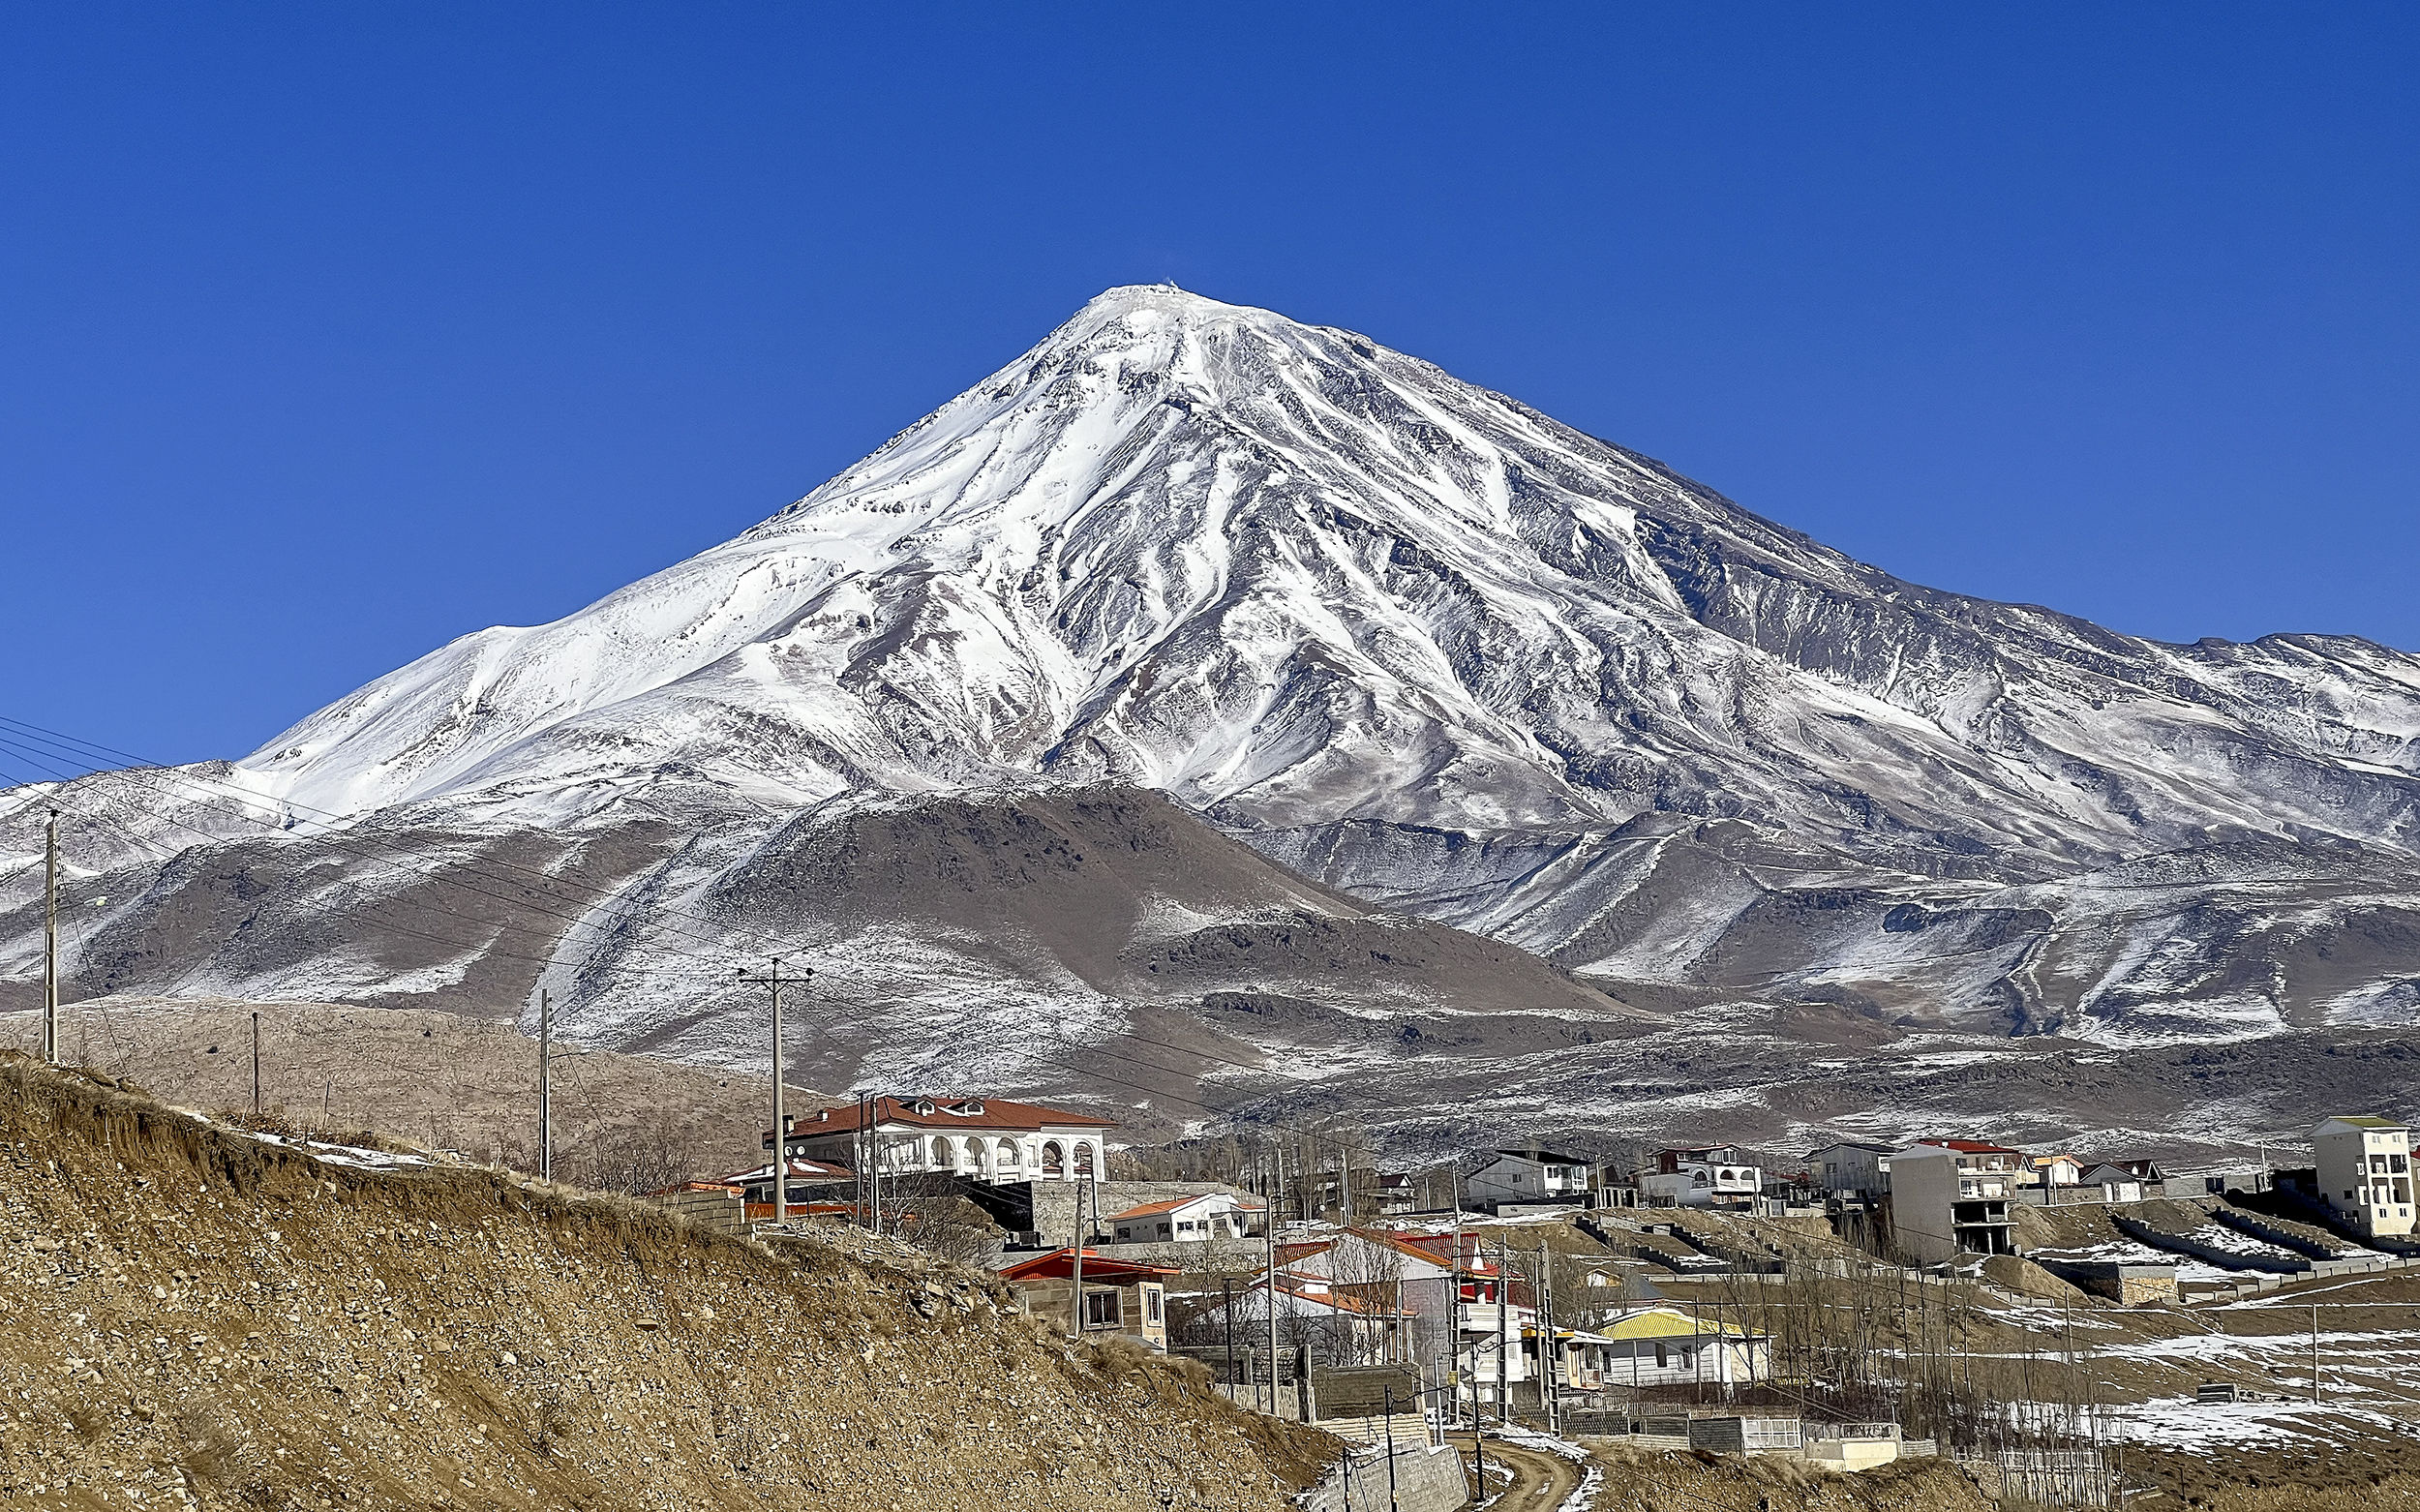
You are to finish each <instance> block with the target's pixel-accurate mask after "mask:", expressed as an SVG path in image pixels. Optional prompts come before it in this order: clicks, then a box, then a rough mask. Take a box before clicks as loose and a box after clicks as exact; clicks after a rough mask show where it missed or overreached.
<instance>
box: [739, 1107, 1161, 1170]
mask: <svg viewBox="0 0 2420 1512" xmlns="http://www.w3.org/2000/svg"><path fill="white" fill-rule="evenodd" d="M869 1112H870V1114H871V1117H870V1118H868V1117H867V1116H866V1115H867V1114H868V1113H869ZM787 1122H788V1124H789V1125H790V1128H789V1132H788V1137H787V1138H786V1139H784V1140H783V1144H784V1145H785V1147H786V1150H787V1153H788V1154H789V1155H791V1156H792V1157H794V1158H804V1159H806V1160H810V1161H816V1162H820V1163H822V1164H827V1165H845V1166H849V1167H852V1168H855V1167H856V1166H858V1165H859V1164H862V1162H863V1159H864V1156H863V1150H864V1143H865V1141H866V1139H868V1138H869V1137H870V1139H871V1140H872V1141H873V1143H874V1146H875V1148H876V1149H878V1150H879V1151H880V1152H881V1153H880V1159H879V1164H877V1165H876V1167H875V1168H876V1169H877V1170H879V1171H881V1172H882V1174H883V1175H884V1176H885V1177H890V1176H894V1175H904V1174H910V1173H917V1172H943V1173H948V1174H952V1175H957V1176H963V1177H966V1178H968V1179H969V1180H973V1181H977V1182H982V1183H985V1184H987V1185H1006V1184H1009V1183H1014V1182H1028V1181H1090V1182H1098V1181H1100V1180H1101V1179H1102V1178H1104V1176H1106V1175H1107V1174H1108V1137H1109V1131H1110V1130H1112V1129H1115V1128H1116V1127H1117V1124H1116V1122H1115V1121H1114V1120H1111V1119H1106V1118H1102V1117H1100V1116H1098V1115H1096V1114H1092V1113H1078V1112H1071V1111H1069V1110H1067V1109H1065V1108H1056V1107H1044V1106H1043V1105H1042V1104H1038V1103H1011V1102H1009V1101H1007V1100H1005V1099H1001V1098H968V1097H961V1098H929V1097H918V1098H894V1097H882V1098H874V1099H871V1100H870V1101H868V1102H866V1103H861V1104H850V1105H847V1106H842V1107H827V1108H823V1109H820V1110H818V1111H816V1112H813V1113H807V1114H803V1115H802V1116H800V1117H797V1118H793V1119H789V1120H787ZM865 1126H870V1127H865ZM765 1147H766V1148H767V1149H771V1148H772V1135H771V1134H770V1133H768V1134H766V1135H765Z"/></svg>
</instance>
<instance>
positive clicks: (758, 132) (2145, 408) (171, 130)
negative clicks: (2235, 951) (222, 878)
mask: <svg viewBox="0 0 2420 1512" xmlns="http://www.w3.org/2000/svg"><path fill="white" fill-rule="evenodd" d="M877 12H879V14H878V15H877V14H875V13H877ZM861 13H862V14H861ZM2416 16H2420V12H2416V11H2415V10H2414V9H2413V8H2411V7H2408V6H2397V7H2384V6H2379V7H2362V6H2357V5H2341V6H2331V7H2326V8H2311V9H2289V8H2284V7H2250V6H2246V7H2235V6H2223V5H2221V6H2211V5H2193V6H2174V7H2157V6H2145V7H2132V8H2103V7H2089V6H2081V5H2075V6H2057V5H2047V6H2031V7H2023V8H2018V7H1920V6H1907V7H1892V6H1864V7H1807V6H1760V5H1737V6H1729V7H1722V8H1713V7H1703V6H1672V7H1660V6H1633V7H1610V6H1608V7H1527V8H1503V7H1497V8H1487V9H1482V8H1473V7H1442V6H1439V7H1422V6H1402V5H1389V6H1384V7H1377V6H1371V7H1345V6H1335V7H1316V8H1295V7H1267V8H1254V7H1248V6H1245V7H1237V6H1228V7H1218V8H1203V7H1101V8H1084V7H1074V6H1061V7H1055V8H1051V9H1049V10H1048V11H1047V12H1040V11H1036V12H1032V13H1030V14H1029V13H1028V12H1027V11H1026V10H1025V9H1023V8H1015V7H999V6H982V7H966V8H954V9H953V8H944V7H931V8H901V7H892V8H873V7H864V8H842V7H806V6H771V5H755V6H744V5H711V4H710V5H695V6H687V5H684V6H670V5H665V6H651V7H642V6H614V5H609V4H582V5H576V6H575V5H561V6H549V5H542V4H517V5H513V6H469V5H461V6H446V5H439V4H420V5H413V6H409V7H402V6H384V7H373V6H324V5H321V6H307V7H305V6H296V7H279V6H269V5H242V6H236V5H219V6H207V7H162V6H156V5H145V6H131V7H110V6H106V5H86V6H74V7H62V6H41V7H37V6H32V5H10V6H7V7H5V8H0V562H5V563H6V570H5V571H0V630H5V632H6V634H7V637H8V640H7V645H8V655H7V657H6V659H5V660H4V661H0V713H5V714H8V715H10V716H12V717H15V718H22V719H29V720H33V721H36V722H38V723H42V724H45V725H50V726H53V727H57V728H61V729H65V730H69V731H72V732H75V733H77V734H79V735H83V736H86V737H90V738H93V739H97V740H102V741H107V742H109V743H111V744H113V745H118V746H122V747H125V748H128V749H131V750H134V751H137V752H140V753H143V754H145V755H150V756H155V757H159V758H163V759H171V760H190V759H195V758H199V757H204V756H215V755H227V756H232V755H238V754H241V753H243V752H245V751H247V750H249V749H251V748H252V747H254V746H255V745H257V744H258V743H260V742H261V741H265V740H267V739H268V738H269V737H271V736H272V735H274V734H275V733H276V732H277V731H278V730H279V729H281V728H283V727H284V726H285V725H287V723H289V722H291V721H292V720H294V719H296V718H298V717H300V716H301V715H302V714H304V713H306V712H308V711H310V710H312V709H314V708H316V707H318V706H319V705H320V704H323V703H325V702H327V701H328V700H330V699H333V698H335V697H338V696H340V695H342V694H343V693H345V692H347V691H348V690H349V689H351V688H353V687H355V686H357V685H358V684H360V683H361V682H363V681H365V680H368V679H370V678H372V677H375V676H377V675H378V674H379V673H381V672H384V671H386V670H388V669H389V668H392V667H394V666H397V665H399V664H401V663H403V662H405V661H408V660H409V659H411V658H412V657H414V656H416V655H419V654H420V653H422V652H424V651H426V650H431V649H433V648H435V647H436V646H438V645H439V644H441V643H443V642H444V641H446V640H449V639H451V638H452V637H454V636H457V635H460V634H464V633H466V632H468V631H471V630H474V629H478V628H480V627H482V626H485V625H489V624H494V623H530V622H536V621H541V620H549V619H553V618H555V617H557V616H559V615H561V614H564V613H566V612H568V611H570V610H572V609H574V608H577V607H578V606H580V605H581V604H583V603H586V602H588V601H589V600H590V599H592V598H594V597H596V596H597V595H598V594H600V593H603V592H605V591H607V590H611V589H613V588H615V587H617V586H619V585H620V584H622V583H625V582H627V581H629V580H631V579H633V578H636V577H639V576H641V575H643V574H645V573H647V572H649V571H651V570H653V569H655V568H657V567H661V566H663V565H666V564H668V563H669V562H671V561H673V560H675V559H679V558H681V557H682V556H684V555H686V554H688V553H690V552H693V551H696V550H698V549H700V548H702V547H705V546H708V545H711V544H712V543H713V542H715V541H718V540H721V539H724V538H726V537H728V536H730V535H732V534H734V533H736V532H738V531H739V530H741V529H744V528H745V527H747V526H748V525H750V524H752V523H754V522H755V521H756V520H758V519H760V518H762V517H764V516H766V515H768V514H771V513H772V512H773V511H774V510H776V509H778V508H779V507H780V506H781V505H782V504H783V503H785V502H787V501H788V500H790V499H794V498H796V497H797V496H799V495H801V494H802V493H804V492H806V491H807V490H808V489H809V488H811V487H813V486H814V485H815V484H816V483H818V482H820V481H821V480H822V479H823V478H825V477H826V476H828V475H829V474H830V473H832V472H833V471H834V470H836V469H839V468H840V467H842V466H844V465H845V464H847V463H848V462H850V461H851V460H853V459H855V458H856V457H858V456H859V455H861V454H862V453H863V452H865V451H867V450H869V449H870V448H872V447H873V446H874V445H876V444H878V443H879V442H880V441H881V440H882V439H883V438H885V437H886V436H888V435H890V434H891V433H892V432H893V431H895V430H897V429H899V428H900V427H902V426H904V425H906V424H908V423H910V422H911V421H913V420H915V419H916V418H917V417H918V416H920V415H922V414H923V413H924V412H925V411H926V410H928V409H930V408H932V407H934V406H935V405H937V404H939V403H940V402H942V401H943V400H944V399H946V398H948V397H949V396H950V395H951V394H953V393H954V392H956V391H957V390H958V389H959V388H961V387H963V386H965V385H967V384H969V383H971V382H973V381H974V380H975V379H976V378H980V377H981V376H982V375H983V374H984V373H986V372H988V371H990V370H991V369H993V368H994V367H997V366H999V365H1000V364H1002V363H1004V362H1006V361H1007V360H1008V359H1009V358H1011V357H1012V356H1013V355H1014V354H1015V353H1016V352H1017V351H1019V350H1020V349H1022V348H1024V347H1025V346H1027V345H1029V344H1031V343H1032V342H1033V341H1035V340H1037V339H1039V338H1040V337H1041V336H1042V335H1043V334H1044V332H1046V331H1047V330H1048V329H1049V328H1050V327H1051V326H1052V325H1054V324H1056V323H1057V322H1058V321H1059V320H1061V319H1063V318H1065V317H1066V316H1067V315H1068V314H1069V313H1070V312H1072V311H1073V310H1074V309H1075V308H1076V307H1077V306H1078V305H1080V304H1081V303H1082V302H1083V301H1084V300H1085V299H1087V298H1089V297H1091V296H1092V295H1093V294H1095V293H1097V292H1099V291H1100V290H1101V289H1102V288H1104V287H1108V286H1110V285H1114V284H1126V283H1143V282H1152V281H1158V280H1173V281H1174V282H1176V283H1179V284H1181V285H1183V286H1185V287H1188V288H1193V289H1196V290H1199V291H1200V292H1203V293H1206V294H1210V295H1212V296H1214V297H1217V298H1221V299H1228V300H1234V301H1239V302H1243V303H1250V304H1257V305H1265V306H1268V307H1271V308H1273V309H1277V310H1281V311H1283V312H1285V313H1286V314H1288V315H1291V316H1294V317H1296V318H1302V319H1307V320H1315V321H1319V322H1323V323H1330V324H1338V325H1346V326H1350V327H1353V328H1355V329H1358V330H1362V331H1365V332H1367V333H1369V334H1370V335H1372V336H1374V337H1376V339H1378V340H1380V341H1383V342H1386V343H1388V344H1389V345H1391V346H1395V347H1399V348H1404V349H1405V350H1407V351H1411V352H1414V353H1417V354H1419V355H1421V356H1424V357H1427V358H1430V359H1431V360H1434V361H1436V362H1438V363H1440V364H1441V365H1443V366H1444V367H1446V368H1447V369H1449V370H1451V371H1453V372H1454V373H1456V374H1458V375H1460V376H1462V377H1464V378H1469V379H1472V380H1474V381H1477V382H1481V383H1485V384H1488V385H1490V386H1492V387H1496V388H1500V389H1503V390H1505V391H1507V392H1510V393H1512V394H1515V395H1517V396H1519V397H1520V398H1522V399H1524V400H1526V401H1528V402H1529V403H1531V404H1533V405H1535V406H1537V407H1539V408H1543V409H1545V410H1547V411H1548V412H1550V413H1553V414H1555V415H1557V416H1558V417H1559V418H1561V419H1563V420H1565V421H1567V422H1569V423H1571V424H1574V425H1576V426H1579V427H1581V428H1582V429H1584V430H1588V431H1590V432H1593V433H1595V434H1597V435H1600V436H1604V437H1607V438H1611V439H1614V440H1618V441H1620V442H1622V443H1623V444H1625V445H1629V446H1633V447H1636V448H1638V449H1639V450H1642V451H1645V452H1647V453H1649V454H1650V455H1652V456H1655V457H1658V458H1660V459H1662V460H1664V461H1666V462H1668V463H1670V464H1672V465H1673V466H1675V467H1677V468H1679V469H1680V470H1682V471H1684V472H1686V473H1688V474H1690V475H1691V476H1693V477H1696V478H1698V479H1700V480H1702V481H1704V482H1706V483H1708V484H1709V485H1710V486H1712V487H1714V488H1716V489H1719V490H1721V491H1722V492H1724V493H1726V494H1728V495H1730V496H1731V497H1733V498H1735V499H1739V501H1740V502H1742V503H1744V504H1745V505H1747V506H1748V507H1750V508H1752V509H1755V510H1757V511H1759V512H1760V513H1763V514H1765V515H1768V516H1770V517H1771V518H1773V519H1776V520H1779V521H1781V522H1783V523H1784V524H1787V525H1790V526H1792V527H1795V528H1797V529H1803V530H1806V531H1808V532H1809V533H1811V534H1813V535H1815V536H1817V537H1818V538H1820V539H1822V540H1825V541H1827V542H1829V543H1830V544H1832V545H1834V546H1837V547H1839V548H1841V549H1843V550H1846V551H1849V552H1851V553H1853V554H1855V555H1857V556H1860V557H1861V558H1863V559H1867V560H1869V561H1873V562H1875V563H1877V564H1878V565H1881V566H1883V567H1885V568H1888V569H1890V570H1891V571H1893V572H1896V573H1898V574H1900V575H1901V576H1903V577H1907V578H1911V579H1914V580H1916V581H1919V582H1922V583H1927V584H1931V585H1934V586H1937V587H1941V588H1947V589H1953V590H1960V591H1964V592H1971V593H1981V594H1987V595H1991V596H1994V597H2000V598H2011V599H2021V600H2028V601H2033V602H2039V603H2045V604H2049V605H2051V606H2053V607H2056V608H2059V609H2064V610H2067V611H2070V612H2072V613H2076V614H2081V615H2084V616H2087V617H2089V618H2092V619H2095V620H2100V621H2102V622H2103V623H2105V624H2108V625H2111V626H2113V627H2115V628H2118V629H2123V630H2128V631H2132V632H2135V633H2138V634H2146V635H2153V636H2159V637H2162V638H2165V639H2171V640H2190V639H2193V638H2194V637H2198V636H2202V635H2217V636H2224V637H2229V638H2250V637H2253V636H2256V635H2260V634H2264V633H2268V632H2272V631H2280V630H2324V631H2341V632H2349V633H2354V634H2360V635H2366V636H2370V637H2372V638H2374V639H2376V640H2380V641H2383V642H2386V643H2388V644H2392V645H2399V646H2402V647H2405V648H2420V601H2415V599H2414V596H2413V594H2412V592H2411V590H2410V579H2411V577H2412V572H2413V568H2414V565H2415V555H2416V553H2415V548H2416V547H2420V521H2415V514H2414V503H2415V498H2416V492H2420V491H2416V490H2415V484H2420V460H2416V459H2415V443H2420V374H2416V373H2415V350H2420V340H2416V339H2420V106H2415V103H2414V97H2415V91H2414V89H2413V87H2412V82H2411V81H2412V79H2413V78H2414V77H2416V76H2420V20H2416V19H2415V17H2416ZM8 774H9V773H6V772H0V776H5V775H8ZM14 774H15V775H18V776H23V775H28V774H30V773H26V772H22V771H18V772H15V773H14Z"/></svg>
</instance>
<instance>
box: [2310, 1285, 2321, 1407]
mask: <svg viewBox="0 0 2420 1512" xmlns="http://www.w3.org/2000/svg"><path fill="white" fill-rule="evenodd" d="M2311 1405H2312V1406H2314V1407H2315V1406H2318V1405H2319V1304H2318V1303H2316V1302H2314V1303H2312V1304H2311Z"/></svg>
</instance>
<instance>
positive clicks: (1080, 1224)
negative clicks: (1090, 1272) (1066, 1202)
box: [1067, 1156, 1092, 1344]
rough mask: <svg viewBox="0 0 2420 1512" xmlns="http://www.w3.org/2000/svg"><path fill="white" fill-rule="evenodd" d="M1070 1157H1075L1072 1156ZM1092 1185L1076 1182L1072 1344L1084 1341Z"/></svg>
mask: <svg viewBox="0 0 2420 1512" xmlns="http://www.w3.org/2000/svg"><path fill="white" fill-rule="evenodd" d="M1069 1158H1070V1159H1071V1160H1073V1159H1074V1157H1072V1156H1071V1157H1069ZM1091 1186H1092V1183H1091V1182H1088V1181H1079V1182H1077V1183H1076V1184H1075V1271H1074V1280H1072V1281H1071V1282H1069V1285H1071V1286H1072V1287H1074V1291H1073V1293H1072V1294H1071V1295H1070V1296H1069V1297H1068V1304H1067V1338H1068V1343H1070V1344H1082V1343H1083V1342H1084V1226H1085V1225H1084V1194H1085V1192H1086V1191H1088V1190H1090V1188H1091Z"/></svg>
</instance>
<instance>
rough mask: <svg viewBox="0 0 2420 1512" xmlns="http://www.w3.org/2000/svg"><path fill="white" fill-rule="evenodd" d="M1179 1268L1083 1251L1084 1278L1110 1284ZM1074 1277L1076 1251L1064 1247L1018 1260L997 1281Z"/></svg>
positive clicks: (1006, 1267)
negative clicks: (1118, 1280)
mask: <svg viewBox="0 0 2420 1512" xmlns="http://www.w3.org/2000/svg"><path fill="white" fill-rule="evenodd" d="M1179 1269H1180V1267H1178V1266H1174V1265H1153V1264H1149V1263H1147V1262H1145V1261H1142V1260H1116V1259H1111V1258H1109V1257H1108V1256H1107V1255H1102V1254H1100V1253H1099V1252H1098V1251H1095V1250H1090V1249H1087V1250H1086V1251H1085V1252H1084V1275H1085V1276H1086V1277H1087V1278H1089V1279H1092V1280H1095V1281H1109V1280H1112V1279H1116V1278H1121V1277H1134V1278H1137V1279H1145V1278H1152V1277H1159V1276H1173V1275H1175V1274H1177V1272H1178V1270H1179ZM1074 1274H1075V1252H1074V1250H1073V1249H1066V1248H1062V1249H1057V1250H1053V1251H1051V1252H1050V1253H1049V1254H1047V1255H1035V1256H1034V1257H1033V1258H1031V1259H1026V1260H1019V1261H1017V1262H1016V1263H1015V1264H1013V1265H1004V1266H1002V1267H1001V1268H1000V1279H1001V1280H1002V1281H1006V1282H1019V1281H1045V1280H1046V1281H1067V1280H1072V1279H1073V1278H1074Z"/></svg>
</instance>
